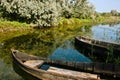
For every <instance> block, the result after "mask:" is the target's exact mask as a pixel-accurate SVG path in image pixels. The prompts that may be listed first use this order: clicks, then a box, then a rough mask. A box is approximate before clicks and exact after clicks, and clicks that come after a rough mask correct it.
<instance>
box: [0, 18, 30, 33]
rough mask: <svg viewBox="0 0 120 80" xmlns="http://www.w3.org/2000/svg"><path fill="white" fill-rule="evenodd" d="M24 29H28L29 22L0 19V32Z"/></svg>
mask: <svg viewBox="0 0 120 80" xmlns="http://www.w3.org/2000/svg"><path fill="white" fill-rule="evenodd" d="M26 29H30V25H29V24H26V23H20V22H17V21H7V20H1V19H0V32H7V31H17V30H26Z"/></svg>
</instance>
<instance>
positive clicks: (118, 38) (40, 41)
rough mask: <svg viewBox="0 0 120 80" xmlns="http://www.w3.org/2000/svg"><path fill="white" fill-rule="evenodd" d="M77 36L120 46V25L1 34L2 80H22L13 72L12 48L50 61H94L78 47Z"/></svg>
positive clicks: (0, 76) (0, 77) (0, 71)
mask: <svg viewBox="0 0 120 80" xmlns="http://www.w3.org/2000/svg"><path fill="white" fill-rule="evenodd" d="M77 35H84V36H89V37H90V38H94V39H98V40H103V41H108V42H115V43H120V24H116V25H109V24H107V25H102V24H99V25H94V26H82V27H81V26H78V27H77V26H76V27H74V29H73V28H67V27H63V28H51V29H44V30H38V31H37V30H35V31H34V30H33V31H29V30H28V31H17V32H8V33H0V80H23V79H22V78H21V77H20V76H18V75H17V74H16V73H15V72H14V70H13V69H12V63H11V58H10V48H15V49H18V50H20V51H23V52H26V53H28V54H32V55H36V56H42V57H48V58H51V59H59V60H68V61H76V62H93V59H92V58H89V57H87V56H85V55H84V54H83V53H81V52H80V51H78V50H77V49H76V48H75V46H74V37H75V36H77Z"/></svg>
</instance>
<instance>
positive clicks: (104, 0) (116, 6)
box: [88, 0, 120, 12]
mask: <svg viewBox="0 0 120 80" xmlns="http://www.w3.org/2000/svg"><path fill="white" fill-rule="evenodd" d="M88 2H90V3H92V4H93V5H94V7H95V10H96V11H97V12H110V11H111V10H117V11H118V12H120V0H88Z"/></svg>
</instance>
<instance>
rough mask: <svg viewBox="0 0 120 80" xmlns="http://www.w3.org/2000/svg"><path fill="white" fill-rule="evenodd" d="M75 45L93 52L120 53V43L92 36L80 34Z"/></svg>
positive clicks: (101, 53)
mask: <svg viewBox="0 0 120 80" xmlns="http://www.w3.org/2000/svg"><path fill="white" fill-rule="evenodd" d="M75 45H76V46H77V47H79V48H84V49H86V50H89V51H90V52H91V53H98V54H100V55H103V57H104V55H107V54H115V55H116V56H118V55H120V44H117V43H110V42H103V41H99V40H94V39H91V38H87V37H83V36H78V37H75Z"/></svg>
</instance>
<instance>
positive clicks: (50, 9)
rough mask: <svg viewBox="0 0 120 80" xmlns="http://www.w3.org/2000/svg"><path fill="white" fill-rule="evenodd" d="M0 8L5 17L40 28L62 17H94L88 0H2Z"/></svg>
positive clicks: (56, 23) (52, 24)
mask: <svg viewBox="0 0 120 80" xmlns="http://www.w3.org/2000/svg"><path fill="white" fill-rule="evenodd" d="M0 9H1V11H2V12H3V17H7V18H9V19H10V20H11V19H12V20H17V21H22V22H24V21H26V22H27V23H33V24H36V26H39V27H40V28H41V27H48V26H54V25H58V20H59V18H60V17H65V18H71V17H75V18H94V8H93V6H92V5H91V4H89V3H88V2H87V0H1V1H0Z"/></svg>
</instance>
